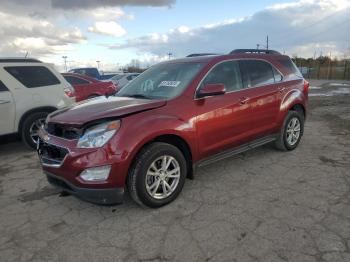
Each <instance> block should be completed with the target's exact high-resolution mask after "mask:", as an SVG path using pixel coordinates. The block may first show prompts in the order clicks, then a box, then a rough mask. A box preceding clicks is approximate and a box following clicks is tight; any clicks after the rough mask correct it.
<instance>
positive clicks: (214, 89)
mask: <svg viewBox="0 0 350 262" xmlns="http://www.w3.org/2000/svg"><path fill="white" fill-rule="evenodd" d="M225 93H226V89H225V85H224V84H207V85H205V86H204V87H203V88H201V89H200V90H199V92H198V93H197V98H203V97H206V96H218V95H223V94H225Z"/></svg>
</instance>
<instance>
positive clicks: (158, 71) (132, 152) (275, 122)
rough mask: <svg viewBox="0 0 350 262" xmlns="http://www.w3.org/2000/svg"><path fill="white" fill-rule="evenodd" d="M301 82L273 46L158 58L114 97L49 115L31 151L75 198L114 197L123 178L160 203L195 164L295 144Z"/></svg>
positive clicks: (304, 96) (140, 196)
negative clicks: (267, 146)
mask: <svg viewBox="0 0 350 262" xmlns="http://www.w3.org/2000/svg"><path fill="white" fill-rule="evenodd" d="M308 87H309V85H308V83H307V82H306V81H305V80H304V79H303V77H302V75H301V74H300V72H299V70H298V69H297V68H296V66H295V65H294V63H293V62H292V61H291V59H290V58H289V57H288V56H284V55H281V54H279V53H277V52H276V51H265V52H262V51H257V50H235V51H233V52H231V53H230V54H229V55H210V56H195V57H188V58H184V59H178V60H172V61H167V62H164V63H160V64H157V65H155V66H153V67H151V68H150V69H148V70H147V71H145V72H144V73H142V74H141V75H140V76H139V77H137V78H136V79H135V80H134V81H133V82H131V83H129V84H128V85H127V86H125V87H124V88H123V89H121V90H120V91H119V92H118V94H117V95H116V96H112V97H108V98H106V97H101V98H99V99H94V100H92V101H86V102H82V103H80V104H78V105H73V106H71V107H70V108H66V109H63V110H60V111H56V112H54V113H52V114H51V115H49V117H48V118H47V122H46V126H45V128H44V129H41V130H40V132H39V134H40V139H39V142H38V153H39V156H40V159H41V163H42V167H43V170H44V172H45V174H46V176H47V179H48V181H49V182H50V183H51V184H53V185H55V186H58V187H60V188H62V189H63V190H65V191H67V192H70V193H72V194H75V195H77V196H78V197H81V198H82V199H85V200H87V201H90V202H94V203H101V204H115V203H120V202H122V200H123V194H124V188H125V187H127V188H128V191H129V193H130V195H131V196H132V198H133V199H134V200H135V201H136V202H137V203H139V204H141V205H146V206H149V207H160V206H163V205H165V204H168V203H169V202H171V201H173V200H174V199H175V198H176V197H177V196H178V195H179V193H180V192H181V190H182V188H183V185H184V183H185V179H186V177H189V178H192V177H193V176H194V173H195V169H196V167H198V166H204V165H207V164H210V163H212V162H214V161H217V160H221V159H223V158H226V157H230V156H232V155H234V154H237V153H241V152H243V151H245V150H249V149H251V148H254V147H257V146H260V145H263V144H266V143H270V142H273V143H275V145H276V147H277V148H278V149H281V150H284V151H288V150H293V149H295V148H296V147H297V146H298V144H299V142H300V139H301V137H302V135H303V131H304V120H305V117H306V112H307V102H308Z"/></svg>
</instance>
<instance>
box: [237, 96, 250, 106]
mask: <svg viewBox="0 0 350 262" xmlns="http://www.w3.org/2000/svg"><path fill="white" fill-rule="evenodd" d="M248 101H249V98H248V97H241V98H240V99H239V103H240V104H241V105H244V104H246V103H247V102H248Z"/></svg>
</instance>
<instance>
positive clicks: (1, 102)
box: [0, 100, 11, 105]
mask: <svg viewBox="0 0 350 262" xmlns="http://www.w3.org/2000/svg"><path fill="white" fill-rule="evenodd" d="M10 102H11V101H10V100H0V105H2V104H8V103H10Z"/></svg>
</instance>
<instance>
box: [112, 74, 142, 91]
mask: <svg viewBox="0 0 350 262" xmlns="http://www.w3.org/2000/svg"><path fill="white" fill-rule="evenodd" d="M139 75H140V74H139V73H127V74H123V75H116V76H113V77H112V78H111V81H112V82H113V83H115V84H116V85H117V86H118V87H119V88H122V87H124V86H125V85H126V84H127V83H129V82H130V81H132V80H133V79H135V78H136V77H137V76H139Z"/></svg>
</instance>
